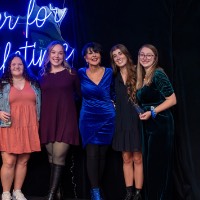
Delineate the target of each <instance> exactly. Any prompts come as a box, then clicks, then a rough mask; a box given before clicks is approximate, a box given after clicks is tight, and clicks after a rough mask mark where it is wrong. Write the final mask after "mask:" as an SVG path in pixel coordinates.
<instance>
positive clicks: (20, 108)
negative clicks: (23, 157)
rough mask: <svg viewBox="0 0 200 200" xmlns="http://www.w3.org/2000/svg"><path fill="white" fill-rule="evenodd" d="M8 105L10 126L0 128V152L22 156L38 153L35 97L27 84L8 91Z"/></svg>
mask: <svg viewBox="0 0 200 200" xmlns="http://www.w3.org/2000/svg"><path fill="white" fill-rule="evenodd" d="M9 103H10V109H11V121H12V125H11V127H8V128H0V151H5V152H7V153H14V154H22V153H31V152H34V151H40V150H41V149H40V141H39V134H38V119H37V113H36V95H35V92H34V90H33V89H32V88H31V85H30V83H29V82H27V81H26V83H25V85H24V88H23V89H22V90H18V89H17V88H15V87H14V86H12V87H11V89H10V94H9Z"/></svg>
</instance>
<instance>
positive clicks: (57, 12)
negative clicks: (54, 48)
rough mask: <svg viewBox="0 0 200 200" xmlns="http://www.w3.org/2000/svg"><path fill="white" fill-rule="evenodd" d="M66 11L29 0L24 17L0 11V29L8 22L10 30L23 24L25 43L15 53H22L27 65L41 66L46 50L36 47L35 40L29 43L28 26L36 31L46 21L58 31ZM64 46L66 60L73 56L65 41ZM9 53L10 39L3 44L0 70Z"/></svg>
mask: <svg viewBox="0 0 200 200" xmlns="http://www.w3.org/2000/svg"><path fill="white" fill-rule="evenodd" d="M66 13H67V8H63V9H59V8H57V7H54V6H53V5H52V4H49V6H42V7H38V6H37V4H36V2H35V0H30V2H29V5H28V9H27V15H26V17H20V16H17V17H15V16H12V15H9V14H8V13H7V12H4V13H3V15H2V13H0V30H1V29H3V27H5V28H6V25H7V24H8V30H10V31H12V30H13V29H14V28H15V27H16V26H17V25H18V24H25V33H24V35H25V41H24V42H25V45H22V46H21V47H19V48H18V50H17V51H16V50H15V53H17V54H22V55H24V58H25V60H26V62H27V64H28V66H29V67H30V66H31V65H34V66H36V65H38V66H39V67H41V64H42V61H43V59H44V56H45V53H46V50H45V49H42V48H37V47H38V46H39V44H37V42H34V43H33V44H32V43H31V44H30V42H29V28H30V26H34V27H36V29H38V31H40V29H42V28H43V27H44V25H45V23H46V24H47V22H48V23H52V24H53V25H54V27H55V29H56V30H57V31H58V32H60V29H59V28H60V25H61V22H62V20H63V18H64V17H65V15H66ZM20 20H21V21H24V23H22V22H21V21H20ZM19 21H20V23H19ZM43 29H44V28H43ZM43 31H44V30H43ZM50 31H51V30H50ZM41 32H42V31H41ZM61 38H62V37H61ZM64 46H65V50H66V52H67V58H66V60H68V59H69V58H70V57H71V56H73V54H74V49H73V48H72V47H70V46H69V45H68V44H67V43H64ZM38 49H40V50H38ZM36 50H37V51H36ZM10 53H13V50H12V42H11V41H9V42H7V43H6V44H5V50H4V53H3V63H2V65H1V67H0V70H4V67H5V66H4V64H5V62H6V60H7V58H8V56H9V54H10Z"/></svg>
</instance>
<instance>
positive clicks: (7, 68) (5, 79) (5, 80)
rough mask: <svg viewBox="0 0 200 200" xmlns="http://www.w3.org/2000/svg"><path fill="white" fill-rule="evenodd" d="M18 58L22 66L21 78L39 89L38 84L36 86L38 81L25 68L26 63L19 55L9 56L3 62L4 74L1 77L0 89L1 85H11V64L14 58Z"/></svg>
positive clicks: (26, 67)
mask: <svg viewBox="0 0 200 200" xmlns="http://www.w3.org/2000/svg"><path fill="white" fill-rule="evenodd" d="M16 57H18V58H20V60H21V61H22V64H23V67H24V69H23V74H22V76H23V77H24V78H25V80H27V81H29V82H31V83H32V84H34V85H35V86H36V87H39V84H38V81H37V78H36V77H35V76H34V75H33V73H32V72H31V71H30V69H29V68H28V66H27V63H26V61H25V59H24V57H23V56H21V55H19V54H15V53H13V54H11V55H10V56H9V57H8V58H7V60H6V62H5V65H4V66H5V68H4V73H3V74H2V77H1V81H0V89H2V88H3V85H4V84H5V83H9V84H10V85H13V77H12V74H11V69H10V67H11V62H12V60H13V59H14V58H16Z"/></svg>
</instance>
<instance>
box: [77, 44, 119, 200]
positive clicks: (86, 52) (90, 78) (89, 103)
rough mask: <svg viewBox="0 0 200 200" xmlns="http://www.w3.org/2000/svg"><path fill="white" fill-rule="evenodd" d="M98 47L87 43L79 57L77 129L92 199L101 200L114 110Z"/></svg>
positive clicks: (109, 76) (109, 73)
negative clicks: (83, 63) (81, 59)
mask: <svg viewBox="0 0 200 200" xmlns="http://www.w3.org/2000/svg"><path fill="white" fill-rule="evenodd" d="M101 53H102V50H101V46H100V45H99V44H97V43H94V42H92V43H88V44H86V45H85V46H84V48H83V51H82V54H83V56H84V58H85V61H86V63H87V64H88V67H85V68H81V69H79V71H78V74H79V77H80V82H81V92H82V98H83V100H82V107H81V111H80V120H79V127H80V133H81V137H82V143H83V147H85V148H86V154H87V173H88V177H89V181H90V184H91V188H92V189H91V199H93V200H100V199H101V198H102V197H101V196H100V191H99V187H100V183H101V178H102V175H103V171H104V166H105V157H106V152H107V149H108V146H109V145H110V144H111V142H112V138H113V133H114V121H115V109H114V105H113V103H112V101H111V84H112V76H113V73H112V69H111V68H106V67H102V66H101V65H100V63H101Z"/></svg>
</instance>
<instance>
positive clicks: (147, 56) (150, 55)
mask: <svg viewBox="0 0 200 200" xmlns="http://www.w3.org/2000/svg"><path fill="white" fill-rule="evenodd" d="M153 56H154V55H152V54H146V55H145V54H144V53H140V54H139V57H140V59H144V58H145V57H146V58H147V59H148V60H151V58H152V57H153Z"/></svg>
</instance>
